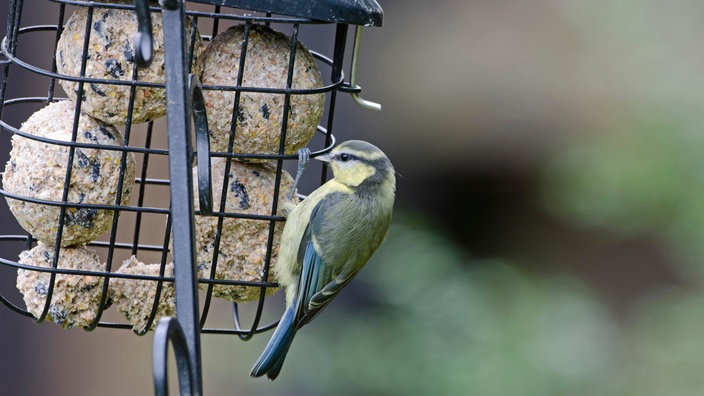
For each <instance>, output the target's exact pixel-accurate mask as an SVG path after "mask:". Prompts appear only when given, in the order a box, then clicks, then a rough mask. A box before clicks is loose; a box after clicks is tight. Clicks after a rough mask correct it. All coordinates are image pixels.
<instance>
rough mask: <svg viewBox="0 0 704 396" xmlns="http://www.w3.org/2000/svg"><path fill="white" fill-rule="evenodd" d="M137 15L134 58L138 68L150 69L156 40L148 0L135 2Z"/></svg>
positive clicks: (136, 0)
mask: <svg viewBox="0 0 704 396" xmlns="http://www.w3.org/2000/svg"><path fill="white" fill-rule="evenodd" d="M134 10H135V12H136V13H137V32H136V33H135V34H134V58H135V60H136V61H137V66H139V67H148V66H149V65H150V64H151V63H152V55H153V52H154V38H153V36H152V17H151V13H150V11H149V3H148V2H147V0H135V2H134Z"/></svg>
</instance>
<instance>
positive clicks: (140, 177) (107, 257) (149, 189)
mask: <svg viewBox="0 0 704 396" xmlns="http://www.w3.org/2000/svg"><path fill="white" fill-rule="evenodd" d="M52 3H53V4H52ZM79 7H85V8H86V9H87V10H88V15H93V13H94V12H95V10H96V9H97V8H103V9H105V8H107V9H130V10H132V9H134V5H132V4H131V3H129V2H127V3H124V2H123V3H110V2H105V3H98V2H87V1H85V2H84V1H69V0H54V1H52V2H47V9H52V10H54V11H55V13H54V15H55V16H56V22H55V23H53V24H45V25H30V24H25V23H24V22H23V19H24V17H25V16H24V15H23V11H24V8H25V7H24V2H23V1H19V0H11V1H10V7H9V15H8V29H7V34H6V37H5V39H4V40H3V42H2V53H1V54H0V70H2V80H1V81H0V82H1V84H0V100H2V105H1V106H0V125H1V126H2V129H3V132H2V133H3V134H4V136H3V137H2V139H7V140H8V141H9V137H10V136H12V135H18V136H22V137H24V138H27V139H32V140H35V141H40V142H44V143H46V144H47V145H55V146H62V147H66V148H67V149H68V150H69V161H77V159H76V153H77V152H78V151H79V150H80V149H109V150H113V151H116V152H119V153H121V154H122V162H121V163H122V172H120V175H119V185H122V184H123V183H128V182H131V180H126V179H125V165H124V164H125V158H126V156H127V153H128V152H131V153H134V155H135V157H136V158H137V169H136V175H135V180H134V182H135V186H134V193H133V196H132V199H131V201H130V203H129V204H121V203H120V202H121V201H120V197H119V194H118V198H117V199H116V200H115V201H114V202H112V203H111V204H106V205H95V204H85V203H84V204H81V203H68V202H67V199H66V197H67V190H68V188H69V185H70V183H71V172H70V171H69V172H66V177H65V179H64V186H63V194H62V196H56V197H52V198H51V199H37V198H31V197H28V196H22V195H17V194H11V193H9V192H8V191H6V190H5V189H2V190H0V195H2V196H4V197H5V198H11V199H15V200H20V201H25V202H32V203H39V204H42V205H52V206H54V207H57V208H59V210H60V216H59V218H61V219H63V218H65V216H66V213H67V212H69V211H75V210H80V209H87V210H109V211H111V213H112V215H113V222H112V226H111V227H110V229H109V230H108V232H107V233H106V234H105V235H103V236H102V237H100V238H98V239H97V240H94V241H91V242H90V243H88V246H89V247H91V248H93V249H95V250H96V251H98V253H99V254H100V256H101V260H104V262H105V271H99V272H97V271H84V270H68V269H58V268H57V264H58V260H59V257H60V255H61V249H59V248H58V247H57V248H54V255H53V259H52V265H51V266H50V267H39V266H34V265H27V264H20V263H19V262H18V259H17V257H18V254H19V253H20V252H21V251H22V250H27V249H30V248H32V247H34V246H36V244H37V240H36V239H35V238H33V237H32V236H31V235H30V234H18V235H7V234H6V233H7V229H9V228H10V226H9V224H8V225H7V226H6V230H5V231H4V232H3V229H2V226H0V246H2V247H3V248H2V249H0V251H3V252H10V253H6V254H4V255H3V257H0V266H4V267H8V268H17V269H26V270H31V271H41V272H46V273H49V274H50V282H49V285H48V288H47V290H46V300H45V301H46V303H45V306H44V307H43V312H42V314H41V315H40V316H39V317H38V318H36V320H37V321H39V322H41V321H43V320H45V319H46V317H47V314H48V312H49V305H50V301H51V300H52V295H53V294H54V291H55V288H56V279H57V275H59V274H73V275H85V276H98V277H102V278H103V279H104V282H103V284H102V286H101V287H102V290H101V295H100V302H99V308H98V309H99V313H98V315H97V316H96V318H95V320H94V321H92V323H90V324H89V325H88V326H86V327H87V328H88V329H91V328H95V327H110V328H123V329H130V328H132V325H131V324H130V323H126V322H120V321H108V320H103V319H102V316H103V315H102V312H103V311H104V310H105V309H107V308H108V307H109V305H110V303H111V300H110V295H109V293H108V290H109V283H110V281H111V280H115V279H118V278H122V279H134V280H151V281H154V282H155V283H156V284H157V285H158V286H157V289H156V296H155V297H154V299H153V301H151V311H150V318H149V321H148V324H147V326H146V329H149V328H150V327H151V324H152V322H153V320H154V318H155V315H156V313H157V308H158V301H159V295H160V294H161V293H162V290H163V288H164V286H165V285H167V284H169V283H172V282H173V281H174V278H173V277H169V276H165V273H166V272H165V268H166V265H167V264H168V263H169V262H170V260H171V259H170V258H169V255H170V253H169V252H170V243H171V235H172V232H171V231H172V230H171V226H172V215H173V213H172V211H171V209H170V207H169V201H168V199H167V197H168V195H169V186H170V185H172V184H173V183H185V181H184V180H174V179H169V178H168V176H165V175H164V171H163V168H164V167H163V164H164V163H166V162H167V161H168V156H169V149H168V147H166V146H163V145H161V146H160V145H158V144H155V141H157V140H158V137H159V136H158V135H159V134H160V133H165V131H161V130H160V124H159V121H158V120H157V121H150V122H148V123H146V124H143V125H136V124H133V123H132V115H133V103H134V100H135V95H136V94H137V90H138V88H141V87H156V88H163V87H164V84H160V83H152V82H145V81H140V80H139V76H138V73H137V68H134V72H133V73H132V76H131V79H128V80H119V81H118V80H114V79H96V78H87V77H85V75H86V73H85V70H86V60H87V53H88V48H87V46H88V43H89V40H88V38H86V39H85V41H84V47H83V63H82V65H81V70H82V73H81V76H79V77H70V76H67V75H62V74H59V73H58V72H57V59H56V55H55V54H56V47H57V43H58V40H59V37H60V35H61V31H62V26H64V24H65V23H66V19H67V18H68V15H71V13H72V12H73V11H74V10H76V9H78V8H79ZM207 7H209V8H208V9H206V6H203V5H198V6H192V7H189V8H188V9H187V12H186V13H187V15H188V16H189V17H190V18H192V20H193V22H194V23H195V24H197V25H207V26H208V27H209V28H211V29H212V30H211V31H209V32H208V33H209V34H208V35H204V36H203V39H204V40H210V39H212V38H213V37H214V36H217V35H218V34H219V33H220V32H221V31H222V29H223V26H225V25H228V24H232V23H241V24H244V25H245V26H246V27H245V30H244V31H245V38H244V41H243V51H242V56H241V62H246V54H247V51H246V48H247V41H248V37H249V36H248V32H249V31H250V28H251V26H253V25H256V24H264V25H272V24H273V25H275V26H276V27H277V29H281V30H285V31H286V32H287V33H288V34H289V35H290V37H291V40H292V45H291V52H290V54H289V57H290V59H291V60H293V57H294V55H295V48H296V45H295V44H296V42H297V39H298V37H299V35H300V32H301V31H303V30H305V29H308V28H311V27H313V26H315V25H319V23H318V22H315V21H312V20H308V19H304V18H293V17H287V16H276V15H271V14H257V13H255V14H252V13H251V12H247V11H241V10H237V9H232V8H226V7H221V6H207ZM160 11H161V10H160V9H159V8H158V7H152V8H151V12H154V13H159V12H160ZM85 23H86V28H85V31H86V32H89V33H88V35H89V34H90V32H91V30H92V29H91V24H92V23H93V22H92V20H91V19H90V18H87V19H86V21H85ZM346 31H347V26H346V25H337V29H336V33H335V34H336V36H335V37H336V39H335V44H334V49H333V54H332V55H330V56H326V55H324V54H322V53H318V52H314V51H311V52H312V54H313V55H314V57H315V59H316V61H317V63H318V65H319V67H320V68H321V71H322V73H323V77H324V81H326V82H325V83H324V85H323V86H322V87H320V88H318V89H310V90H301V89H292V88H291V84H290V82H291V74H292V73H293V67H289V71H288V73H289V76H288V77H289V78H288V81H289V85H288V87H287V88H271V87H246V86H242V70H243V68H242V67H240V68H239V70H240V72H239V75H238V76H237V79H236V81H237V82H236V83H235V84H233V85H218V86H203V87H202V90H204V91H207V90H221V91H234V92H235V93H236V96H235V101H234V102H233V103H232V106H233V110H234V109H237V108H238V106H239V100H240V93H242V92H264V93H275V94H281V95H283V97H284V100H285V103H284V107H283V109H284V110H283V111H284V113H283V114H282V115H281V119H282V123H283V126H282V128H281V141H282V142H284V141H285V138H286V132H287V121H288V117H287V112H288V111H289V110H290V98H291V97H292V95H315V94H319V93H324V94H325V96H326V103H325V110H324V115H323V118H322V120H323V121H322V122H321V125H319V126H318V127H317V133H316V135H317V136H316V137H315V138H314V139H313V141H312V143H311V146H310V147H311V149H312V150H313V151H314V154H315V153H316V152H323V151H326V150H329V149H330V147H332V145H333V143H334V137H333V135H332V126H333V117H334V109H335V102H336V95H337V93H338V92H352V93H355V92H359V89H358V88H357V87H350V86H349V84H346V83H345V82H344V77H343V73H342V62H343V58H344V46H345V41H346ZM201 33H203V32H201ZM165 39H166V40H170V39H172V38H170V37H166V38H165ZM195 39H197V38H196V37H194V35H192V36H191V37H190V42H191V43H193V40H195ZM49 40H50V41H49ZM39 42H42V43H46V42H51V43H52V44H51V45H52V48H53V50H52V51H48V52H46V56H45V57H43V58H41V59H39V57H38V56H37V54H33V55H32V56H29V57H26V58H25V57H23V56H22V55H19V54H21V53H24V52H23V51H18V49H23V48H31V47H32V46H34V45H36V43H39ZM189 52H190V54H189V56H192V54H193V46H192V45H191V46H190V48H189ZM291 65H292V61H291ZM326 71H327V73H326ZM326 74H327V77H326ZM15 75H17V78H19V77H20V76H23V77H22V78H23V79H25V80H26V79H27V78H32V79H35V83H36V82H37V81H41V84H43V86H44V87H45V92H46V95H41V96H21V95H19V96H17V97H6V96H7V92H8V87H11V86H12V84H16V83H15V80H14V79H13V78H15ZM60 80H70V81H75V82H76V83H77V97H78V98H81V97H83V94H84V92H85V91H86V90H88V89H91V85H94V84H101V85H105V86H124V87H128V88H129V92H130V93H129V99H128V100H129V106H128V116H127V123H126V125H124V127H121V128H120V129H121V132H122V135H123V138H124V143H123V145H109V146H105V145H100V144H95V143H91V142H88V143H85V142H79V141H78V140H77V136H76V135H77V128H78V120H76V119H75V118H76V117H77V116H78V114H79V112H80V111H81V109H80V106H81V103H80V101H79V103H77V104H76V105H75V111H74V114H73V117H74V121H75V122H74V129H73V136H72V139H71V141H61V140H55V139H51V138H47V137H43V136H37V135H34V134H29V133H26V132H23V131H22V130H21V129H20V127H19V125H11V124H10V123H9V122H8V121H7V119H8V118H9V117H8V114H30V113H31V112H33V111H35V110H37V109H39V108H41V107H44V106H45V105H47V104H48V103H51V102H55V101H61V100H66V98H64V97H60V96H58V95H59V90H58V89H57V83H58V82H59V81H60ZM196 86H197V84H196ZM194 98H195V99H193V106H194V108H196V110H198V108H199V106H202V104H201V103H200V102H199V100H198V95H195V96H194ZM203 111H204V109H203ZM233 113H234V114H236V111H233ZM194 122H195V124H196V125H195V129H196V132H195V134H196V141H198V140H199V137H202V136H203V133H202V132H199V128H201V129H202V127H203V125H199V123H200V122H202V121H199V118H198V117H197V116H196V117H195V120H194ZM232 132H233V134H232V135H234V134H237V133H238V129H237V122H236V120H235V122H233V131H232ZM206 135H207V134H206ZM229 143H230V145H229V147H232V143H233V142H232V139H231V140H230V142H229ZM204 147H205V148H204ZM231 151H232V150H230V151H229V152H212V151H209V150H208V149H207V145H205V146H201V145H200V144H197V145H195V144H194V147H193V152H194V157H197V158H199V159H201V160H200V161H198V162H199V163H205V164H209V163H210V161H209V159H210V157H224V158H234V159H243V158H250V159H251V158H256V159H266V160H269V161H272V162H273V163H274V164H275V166H276V184H275V185H276V188H275V189H274V192H273V195H274V196H273V197H272V202H273V203H274V204H273V206H272V207H271V208H270V210H268V211H267V212H265V213H258V214H255V215H253V214H246V213H241V212H236V211H227V210H225V203H226V202H225V200H226V199H227V198H226V197H227V194H221V195H222V197H223V199H222V200H220V201H219V202H217V201H216V202H212V195H211V190H212V180H210V179H209V178H208V177H207V176H201V175H200V174H199V175H198V176H197V177H196V178H195V179H196V180H197V183H196V184H197V186H196V188H197V189H198V191H199V196H200V197H201V198H202V200H201V202H200V203H198V202H197V203H195V205H196V215H197V216H213V217H214V218H216V219H218V228H217V232H216V234H215V241H214V244H215V246H216V248H215V249H214V255H213V263H212V268H213V272H214V270H215V268H216V266H217V265H218V253H217V252H218V250H219V249H218V248H217V247H218V244H219V243H221V242H220V241H221V236H222V224H223V220H224V219H228V218H239V219H248V220H252V221H258V222H263V223H265V224H266V225H267V226H268V229H269V234H268V238H267V241H266V246H265V250H266V254H265V256H264V267H263V268H264V270H263V274H262V277H261V279H260V280H259V281H248V282H247V281H242V280H237V279H225V280H218V279H213V278H202V279H199V280H198V282H199V283H200V284H202V285H206V286H208V287H207V290H206V291H205V292H204V294H203V296H204V300H203V302H202V304H201V307H200V315H201V320H200V323H201V327H202V330H201V331H202V332H203V333H226V334H238V335H239V336H240V337H241V338H243V339H248V338H250V337H252V336H253V335H254V334H255V333H257V332H261V331H264V330H267V329H269V328H272V327H273V326H274V325H275V323H262V312H263V307H264V302H265V294H266V290H267V289H268V288H273V287H276V286H277V285H276V284H275V283H272V282H267V281H266V279H267V275H268V272H269V270H270V268H271V265H272V243H273V239H274V228H275V225H276V224H277V223H279V222H281V221H283V218H282V217H281V216H278V215H276V213H277V207H276V206H277V202H278V197H279V195H280V194H286V193H288V191H279V188H278V186H279V181H280V180H281V177H282V172H283V169H284V168H285V166H286V163H291V164H292V163H293V162H295V160H296V158H297V157H296V156H295V155H285V154H283V153H284V146H283V144H281V147H280V149H279V154H274V155H272V154H262V153H232V152H231ZM202 159H205V161H203V160H202ZM69 164H70V162H69ZM227 164H228V169H229V164H230V163H229V161H228V162H227ZM66 169H67V170H70V169H71V166H67V167H66ZM322 172H323V173H322V174H321V175H320V181H321V182H322V181H323V180H325V178H326V174H325V172H326V171H325V168H323V171H322ZM205 174H206V173H204V175H205ZM228 174H229V172H227V171H226V172H225V175H224V177H225V181H224V183H223V186H228V185H229V183H228V179H227V178H228ZM118 191H122V190H121V189H119V188H118ZM208 197H210V201H208ZM157 198H161V199H157ZM203 198H204V199H203ZM211 202H212V206H209V204H210V203H211ZM2 216H4V217H6V218H10V216H11V214H9V213H4V214H2ZM5 223H9V222H5ZM57 227H58V230H57V236H56V240H57V241H61V240H62V238H63V235H62V231H63V230H62V228H63V222H59V224H57ZM56 246H58V244H57V245H56ZM131 255H136V256H137V258H138V259H139V260H141V261H145V262H149V261H148V260H145V259H144V257H149V258H151V259H152V261H151V262H154V263H160V271H159V275H137V274H124V273H117V272H116V270H117V269H118V267H119V266H120V263H121V262H122V260H124V259H126V258H128V257H129V256H131ZM216 285H241V286H253V287H256V288H258V289H259V298H258V300H257V302H256V304H257V309H256V312H255V314H254V315H253V317H252V318H251V321H250V320H248V323H246V324H245V323H242V321H241V320H240V317H239V309H238V305H237V303H233V304H234V309H233V312H234V320H233V325H232V327H229V328H218V327H209V326H207V323H208V322H207V319H208V313H209V311H210V306H211V303H212V301H213V295H212V294H213V287H214V286H216ZM14 293H15V292H14V291H9V290H0V302H2V303H3V304H4V305H5V306H6V307H8V308H10V309H12V310H14V311H16V312H18V313H20V314H23V315H25V316H28V317H33V316H32V315H31V314H30V313H29V312H28V311H27V310H26V309H25V308H24V306H23V304H22V303H21V302H17V299H16V298H13V297H11V295H12V294H14ZM144 332H146V330H145V331H144Z"/></svg>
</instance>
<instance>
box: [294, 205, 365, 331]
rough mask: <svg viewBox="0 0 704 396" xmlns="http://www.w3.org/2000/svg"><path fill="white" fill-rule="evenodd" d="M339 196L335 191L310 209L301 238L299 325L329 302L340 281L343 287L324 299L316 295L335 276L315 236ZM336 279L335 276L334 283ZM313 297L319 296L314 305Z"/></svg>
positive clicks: (315, 314)
mask: <svg viewBox="0 0 704 396" xmlns="http://www.w3.org/2000/svg"><path fill="white" fill-rule="evenodd" d="M339 199H340V196H339V195H338V194H334V193H333V194H330V195H328V196H326V197H325V198H323V199H322V200H321V201H320V202H318V204H317V205H316V206H315V208H314V209H313V211H312V212H311V216H310V221H309V223H308V227H307V228H306V231H305V233H304V234H303V238H302V239H301V247H300V248H299V260H301V263H302V265H301V275H300V276H299V280H298V290H297V293H296V296H297V297H298V298H296V316H295V318H296V319H295V321H294V323H295V327H296V328H297V329H298V328H300V327H301V326H303V325H304V324H306V323H308V322H310V321H311V320H312V319H313V318H314V317H315V316H317V315H318V313H319V312H320V311H321V310H322V309H323V308H324V307H325V306H326V305H327V303H328V302H329V301H330V300H332V297H334V296H335V294H337V292H338V291H339V289H340V288H342V286H344V285H340V287H339V288H337V289H336V290H334V292H332V293H328V292H326V293H327V294H329V297H328V298H326V299H325V301H322V300H320V298H319V297H317V298H316V296H317V295H318V294H320V292H321V290H332V289H331V288H330V284H329V282H330V279H331V278H332V268H331V267H330V266H329V265H328V264H327V263H326V262H325V261H324V259H323V257H322V256H321V255H320V253H319V252H318V251H316V249H315V243H314V242H313V240H314V238H315V237H314V236H315V234H316V232H317V231H319V230H320V225H321V223H323V222H324V216H325V213H326V209H328V208H329V207H330V206H331V205H334V204H335V203H336V202H337V201H338V200H339ZM338 278H339V277H338ZM336 279H337V278H336ZM350 279H351V278H350ZM334 282H335V281H334V280H333V283H334ZM313 299H316V300H318V302H316V303H315V304H312V305H311V301H312V300H313Z"/></svg>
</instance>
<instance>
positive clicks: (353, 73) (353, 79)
mask: <svg viewBox="0 0 704 396" xmlns="http://www.w3.org/2000/svg"><path fill="white" fill-rule="evenodd" d="M361 42H362V26H360V25H357V26H356V28H355V31H354V48H353V49H352V68H351V70H350V85H351V86H352V88H359V87H358V86H357V62H358V60H359V47H360V44H361ZM352 99H354V101H355V102H356V103H357V104H358V105H360V106H362V107H364V108H365V109H369V110H376V111H381V104H379V103H376V102H371V101H369V100H366V99H364V98H362V97H361V96H359V93H358V92H352Z"/></svg>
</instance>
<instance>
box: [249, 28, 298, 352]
mask: <svg viewBox="0 0 704 396" xmlns="http://www.w3.org/2000/svg"><path fill="white" fill-rule="evenodd" d="M299 27H300V25H299V24H298V23H295V24H293V33H292V34H291V47H290V49H289V58H288V70H287V75H286V90H287V92H286V94H284V107H283V115H282V116H281V132H280V134H279V139H280V140H279V155H283V154H284V152H285V149H286V132H287V129H288V116H289V112H290V111H291V92H290V90H291V87H292V86H293V72H294V70H293V69H294V67H295V62H296V48H297V47H298V29H299ZM283 166H284V163H283V160H282V159H278V160H277V161H276V178H275V181H274V194H273V199H272V205H271V215H272V216H275V215H276V212H277V211H278V206H279V194H280V191H279V186H280V184H281V173H282V172H283ZM275 227H276V221H275V220H269V236H268V239H267V243H266V255H265V257H264V270H263V271H262V281H266V280H267V278H268V277H269V270H270V269H271V256H272V246H273V245H274V230H275ZM265 294H266V288H265V287H262V288H261V289H260V291H259V301H258V302H257V312H256V314H255V316H254V320H253V322H252V323H253V324H252V327H251V329H250V331H249V332H248V333H246V334H240V335H239V337H240V338H241V339H243V340H249V339H251V338H252V337H253V336H254V334H255V332H256V329H257V327H258V326H259V321H260V320H261V318H262V312H263V310H264V296H265Z"/></svg>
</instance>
